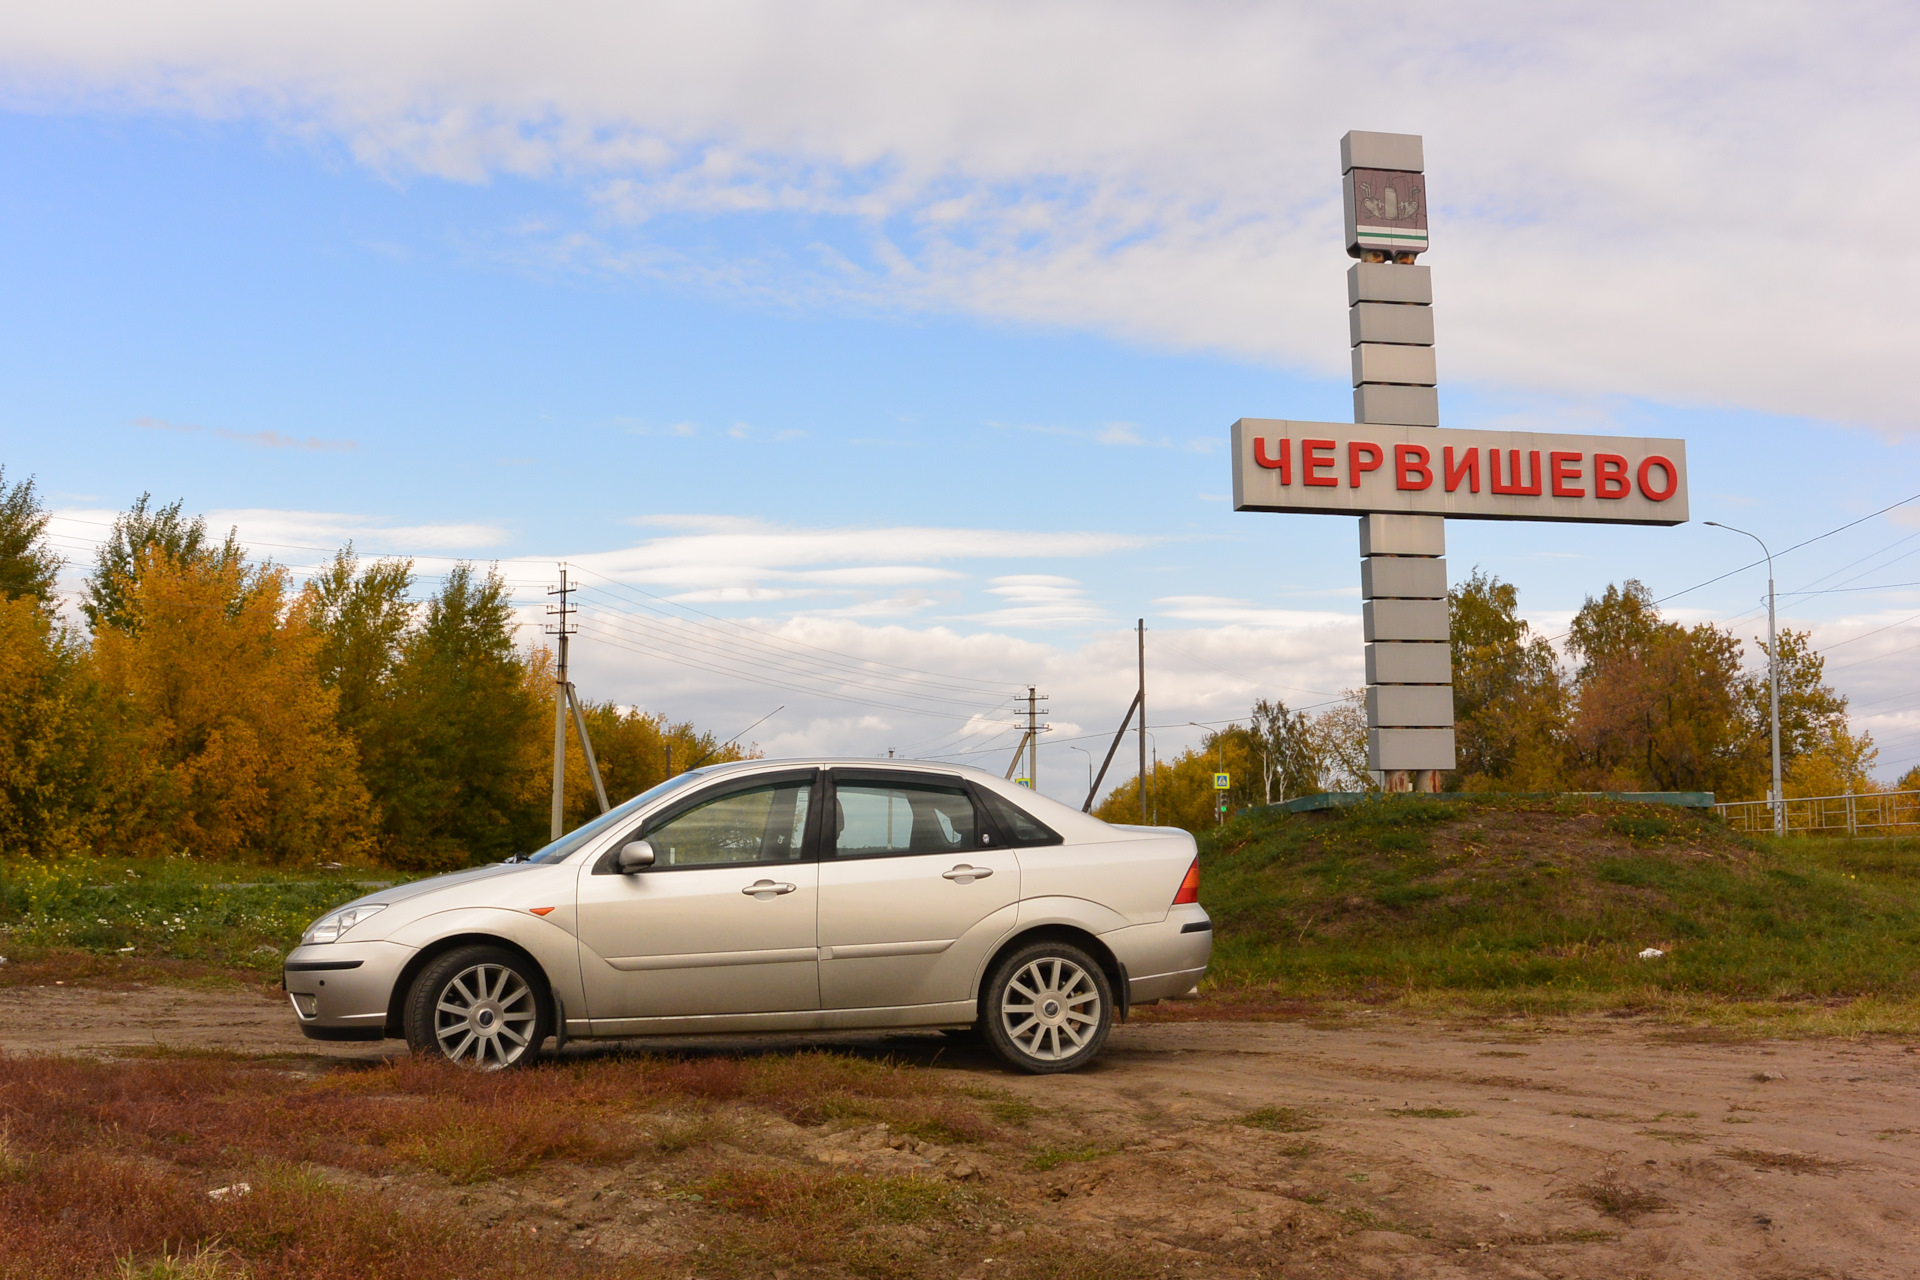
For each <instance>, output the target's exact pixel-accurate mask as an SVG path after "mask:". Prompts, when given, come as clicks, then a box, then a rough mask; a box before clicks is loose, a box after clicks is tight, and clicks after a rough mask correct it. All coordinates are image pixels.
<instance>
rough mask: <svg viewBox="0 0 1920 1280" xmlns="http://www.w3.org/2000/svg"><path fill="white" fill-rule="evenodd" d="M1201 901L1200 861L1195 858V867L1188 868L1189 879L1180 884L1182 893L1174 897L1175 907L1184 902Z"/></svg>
mask: <svg viewBox="0 0 1920 1280" xmlns="http://www.w3.org/2000/svg"><path fill="white" fill-rule="evenodd" d="M1198 901H1200V859H1198V858H1195V859H1194V860H1193V865H1192V866H1190V867H1188V868H1187V878H1186V879H1185V880H1182V881H1181V882H1180V892H1178V893H1176V894H1174V895H1173V905H1174V906H1176V907H1177V906H1179V905H1180V904H1181V903H1183V902H1198Z"/></svg>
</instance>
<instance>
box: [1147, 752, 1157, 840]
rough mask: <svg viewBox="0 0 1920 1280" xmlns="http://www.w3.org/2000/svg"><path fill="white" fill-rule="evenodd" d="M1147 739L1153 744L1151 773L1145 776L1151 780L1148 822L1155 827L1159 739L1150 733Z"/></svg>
mask: <svg viewBox="0 0 1920 1280" xmlns="http://www.w3.org/2000/svg"><path fill="white" fill-rule="evenodd" d="M1147 739H1148V740H1149V741H1150V742H1152V743H1153V772H1152V773H1150V774H1148V775H1147V776H1148V777H1149V778H1152V779H1153V817H1151V818H1150V819H1148V821H1149V822H1150V823H1151V824H1152V825H1154V826H1156V827H1157V826H1159V825H1160V739H1158V738H1156V737H1154V736H1153V734H1151V733H1149V734H1148V735H1147Z"/></svg>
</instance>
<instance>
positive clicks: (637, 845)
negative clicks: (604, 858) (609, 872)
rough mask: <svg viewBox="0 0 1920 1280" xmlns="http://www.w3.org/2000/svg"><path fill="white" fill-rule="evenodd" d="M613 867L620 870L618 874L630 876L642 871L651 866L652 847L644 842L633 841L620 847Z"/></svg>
mask: <svg viewBox="0 0 1920 1280" xmlns="http://www.w3.org/2000/svg"><path fill="white" fill-rule="evenodd" d="M614 865H615V866H616V867H618V868H620V874H621V875H623V876H630V875H632V874H633V873H634V872H636V871H644V870H645V869H646V868H648V867H650V866H652V865H653V846H652V845H650V844H648V843H647V842H646V841H645V840H635V841H633V842H632V843H630V844H623V845H621V846H620V853H619V856H618V857H616V858H615V859H614Z"/></svg>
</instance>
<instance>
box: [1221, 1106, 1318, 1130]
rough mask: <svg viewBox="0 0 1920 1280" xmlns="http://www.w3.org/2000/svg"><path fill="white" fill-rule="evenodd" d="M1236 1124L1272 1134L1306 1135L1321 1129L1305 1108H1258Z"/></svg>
mask: <svg viewBox="0 0 1920 1280" xmlns="http://www.w3.org/2000/svg"><path fill="white" fill-rule="evenodd" d="M1235 1123H1236V1124H1243V1125H1245V1126H1247V1128H1249V1129H1265V1130H1267V1131H1268V1132H1270V1133H1306V1132H1307V1131H1308V1130H1310V1129H1318V1128H1319V1127H1320V1122H1319V1121H1318V1120H1316V1119H1314V1118H1313V1113H1312V1112H1310V1111H1308V1110H1306V1109H1305V1108H1303V1107H1257V1108H1255V1109H1254V1110H1252V1111H1249V1112H1247V1114H1245V1115H1243V1116H1241V1117H1240V1118H1239V1119H1238V1120H1237V1121H1235Z"/></svg>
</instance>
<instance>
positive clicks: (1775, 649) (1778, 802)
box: [1706, 520, 1787, 836]
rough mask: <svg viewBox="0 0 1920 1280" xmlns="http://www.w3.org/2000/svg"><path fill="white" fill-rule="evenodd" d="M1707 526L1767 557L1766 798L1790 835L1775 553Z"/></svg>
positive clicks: (1781, 830) (1776, 825) (1777, 825)
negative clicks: (1783, 779)
mask: <svg viewBox="0 0 1920 1280" xmlns="http://www.w3.org/2000/svg"><path fill="white" fill-rule="evenodd" d="M1706 523H1707V524H1709V525H1712V526H1713V527H1714V528H1716V529H1725V530H1726V531H1727V532H1728V533H1741V534H1746V536H1747V537H1749V538H1752V539H1753V540H1754V541H1755V542H1758V543H1760V550H1761V553H1762V554H1764V555H1765V556H1766V557H1767V700H1768V703H1769V705H1770V710H1771V713H1772V719H1773V790H1772V791H1771V792H1769V793H1768V796H1767V798H1768V799H1769V800H1771V801H1772V805H1771V807H1772V809H1773V834H1775V835H1776V836H1783V835H1785V834H1787V806H1786V795H1785V790H1784V788H1782V787H1781V785H1780V641H1779V639H1778V638H1777V637H1776V635H1775V632H1774V616H1773V552H1771V551H1769V550H1767V544H1766V543H1765V542H1764V541H1763V540H1762V539H1761V537H1760V535H1759V534H1757V533H1747V531H1746V530H1745V529H1736V528H1734V527H1733V526H1732V525H1730V524H1721V523H1720V522H1719V521H1718V520H1709V521H1707V522H1706Z"/></svg>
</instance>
